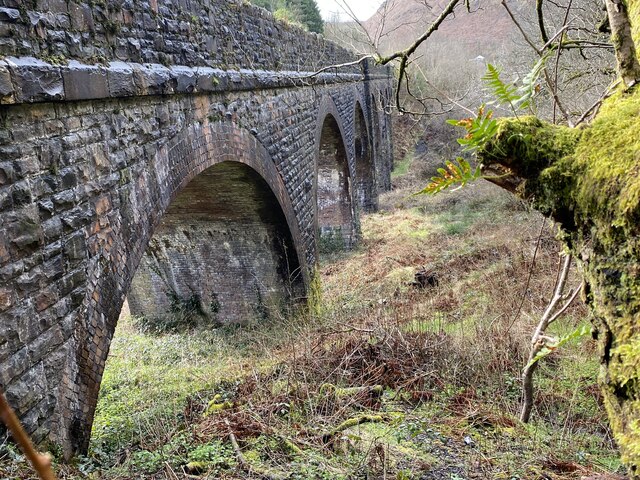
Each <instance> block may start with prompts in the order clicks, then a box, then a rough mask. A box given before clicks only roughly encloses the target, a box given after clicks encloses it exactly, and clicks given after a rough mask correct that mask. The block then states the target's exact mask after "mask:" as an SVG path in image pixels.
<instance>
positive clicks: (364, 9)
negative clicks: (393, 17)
mask: <svg viewBox="0 0 640 480" xmlns="http://www.w3.org/2000/svg"><path fill="white" fill-rule="evenodd" d="M343 1H346V3H348V4H349V6H350V7H351V9H352V10H353V11H354V13H355V14H356V15H357V16H358V19H360V20H366V19H367V18H369V17H371V16H372V15H373V14H374V13H375V12H376V10H377V9H378V7H379V6H380V4H381V3H382V0H316V2H317V3H318V6H319V7H320V11H321V12H322V18H324V19H325V20H328V19H329V18H330V16H331V14H332V13H333V12H339V13H341V14H342V15H343V19H345V20H346V18H344V17H345V15H344V9H343V8H341V7H340V3H341V2H343Z"/></svg>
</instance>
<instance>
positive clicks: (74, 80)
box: [62, 61, 109, 100]
mask: <svg viewBox="0 0 640 480" xmlns="http://www.w3.org/2000/svg"><path fill="white" fill-rule="evenodd" d="M62 78H63V81H64V95H65V98H66V99H67V100H91V99H94V98H106V97H108V96H109V87H108V84H107V71H106V70H105V69H104V68H102V67H94V66H88V65H83V64H80V63H78V62H76V61H71V62H70V63H69V66H68V67H65V68H63V69H62Z"/></svg>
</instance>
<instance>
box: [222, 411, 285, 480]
mask: <svg viewBox="0 0 640 480" xmlns="http://www.w3.org/2000/svg"><path fill="white" fill-rule="evenodd" d="M224 423H225V425H226V426H227V429H228V434H229V440H230V441H231V446H232V447H233V452H234V453H235V455H236V459H237V460H238V464H239V465H240V468H242V469H243V470H244V471H245V472H247V473H249V474H256V475H259V476H260V477H262V478H264V479H266V480H287V479H288V478H289V475H287V474H284V473H280V472H276V471H273V470H271V469H269V468H266V467H260V466H257V465H253V464H252V463H251V462H249V461H248V460H247V458H246V457H245V456H244V455H243V454H242V450H240V445H238V439H237V438H236V436H235V434H234V433H233V430H232V429H231V424H230V423H229V420H226V419H225V421H224Z"/></svg>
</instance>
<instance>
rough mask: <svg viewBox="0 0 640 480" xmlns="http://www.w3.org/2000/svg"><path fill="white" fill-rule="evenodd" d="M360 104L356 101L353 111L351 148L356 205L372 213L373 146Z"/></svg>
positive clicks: (374, 200)
mask: <svg viewBox="0 0 640 480" xmlns="http://www.w3.org/2000/svg"><path fill="white" fill-rule="evenodd" d="M369 131H370V128H369V123H368V122H367V120H366V117H365V115H364V111H363V109H362V104H361V102H360V101H358V100H356V102H355V105H354V109H353V147H354V153H355V172H356V192H357V197H358V204H359V206H360V208H362V211H364V212H368V213H369V212H374V211H376V210H377V207H378V201H377V200H378V195H377V191H376V169H375V165H374V157H373V145H372V142H371V135H370V134H369Z"/></svg>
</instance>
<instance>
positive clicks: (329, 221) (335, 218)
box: [314, 99, 357, 251]
mask: <svg viewBox="0 0 640 480" xmlns="http://www.w3.org/2000/svg"><path fill="white" fill-rule="evenodd" d="M344 139H345V135H344V127H343V124H342V121H341V117H340V115H339V113H338V110H337V108H336V106H335V104H334V103H333V101H332V100H330V99H325V101H324V102H323V107H322V108H321V109H320V113H319V116H318V124H317V129H316V145H317V156H316V175H315V185H314V193H315V195H314V197H315V199H316V206H317V209H316V230H317V232H318V243H319V247H320V250H321V251H323V250H324V251H326V250H333V249H342V248H351V247H352V246H353V245H354V244H355V242H356V239H357V232H356V219H355V210H354V206H353V192H352V189H353V186H352V181H351V170H350V167H349V158H348V155H347V149H346V145H345V141H344Z"/></svg>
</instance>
